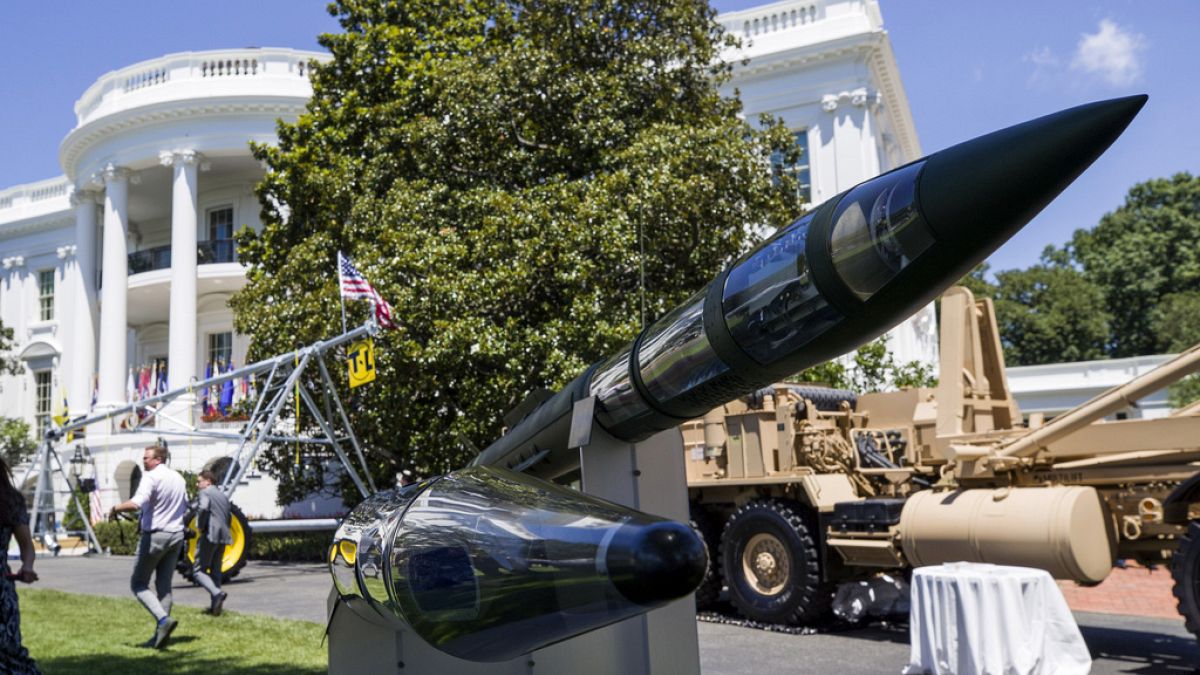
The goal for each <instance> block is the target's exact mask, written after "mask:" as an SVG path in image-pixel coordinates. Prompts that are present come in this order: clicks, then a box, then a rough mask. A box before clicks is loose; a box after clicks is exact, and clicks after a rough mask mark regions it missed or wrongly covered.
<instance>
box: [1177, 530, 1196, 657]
mask: <svg viewBox="0 0 1200 675" xmlns="http://www.w3.org/2000/svg"><path fill="white" fill-rule="evenodd" d="M1171 577H1172V578H1173V579H1174V580H1175V585H1174V586H1173V587H1172V588H1171V592H1172V593H1174V594H1175V599H1176V600H1178V601H1179V605H1178V606H1179V614H1180V615H1181V616H1183V623H1184V626H1186V627H1187V629H1188V631H1189V632H1191V634H1192V635H1195V636H1196V638H1197V639H1200V522H1196V521H1193V522H1191V523H1190V524H1189V525H1188V529H1187V532H1186V533H1184V535H1183V537H1182V538H1181V539H1180V540H1179V548H1178V549H1176V550H1175V553H1174V554H1173V555H1172V556H1171Z"/></svg>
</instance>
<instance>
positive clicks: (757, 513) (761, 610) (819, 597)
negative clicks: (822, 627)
mask: <svg viewBox="0 0 1200 675" xmlns="http://www.w3.org/2000/svg"><path fill="white" fill-rule="evenodd" d="M814 520H815V519H813V518H811V517H810V516H809V514H808V513H807V512H806V509H804V507H802V506H800V505H799V504H796V503H793V502H785V501H780V500H774V499H768V500H760V501H755V502H750V503H749V504H746V505H745V506H742V507H741V508H739V509H738V510H736V511H734V513H733V515H732V516H731V517H730V518H729V522H728V523H727V524H726V525H725V531H724V533H723V534H722V537H721V548H722V550H721V563H722V566H723V568H724V572H725V583H726V584H727V585H728V586H729V599H730V601H732V602H733V604H734V606H735V607H737V609H738V611H739V612H741V613H742V615H743V616H745V617H746V618H748V619H751V620H753V621H763V622H769V623H814V622H817V621H819V620H820V619H823V618H825V617H826V616H827V614H828V612H829V607H830V602H831V601H832V595H833V593H832V586H830V585H829V584H826V583H824V582H823V581H822V580H821V554H820V551H819V549H818V548H817V544H816V540H815V536H816V532H817V530H816V526H815V523H814Z"/></svg>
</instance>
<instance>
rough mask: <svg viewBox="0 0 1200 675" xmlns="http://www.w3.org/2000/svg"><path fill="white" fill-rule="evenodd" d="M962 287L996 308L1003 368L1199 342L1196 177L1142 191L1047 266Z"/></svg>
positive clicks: (1046, 257) (976, 277)
mask: <svg viewBox="0 0 1200 675" xmlns="http://www.w3.org/2000/svg"><path fill="white" fill-rule="evenodd" d="M987 272H988V268H987V266H986V265H982V266H980V267H978V268H976V269H975V270H974V271H972V273H971V274H969V275H968V276H967V277H965V278H964V279H963V280H962V281H961V282H960V283H962V284H964V285H966V286H967V287H968V288H970V289H971V290H972V292H974V293H975V294H976V296H986V297H991V298H993V299H994V300H995V302H996V320H997V322H998V323H999V328H1000V336H1001V341H1002V342H1003V344H1004V354H1005V360H1006V361H1007V363H1008V364H1009V365H1034V364H1041V363H1056V362H1062V361H1080V360H1087V359H1098V358H1108V357H1113V358H1119V357H1125V356H1137V355H1142V354H1155V353H1163V352H1176V351H1180V350H1183V349H1186V348H1188V347H1190V346H1191V345H1193V344H1196V343H1197V342H1200V318H1197V317H1200V311H1198V310H1200V178H1195V177H1193V176H1191V175H1190V174H1187V173H1180V174H1176V175H1175V176H1172V177H1171V178H1162V179H1156V180H1150V181H1147V182H1144V183H1139V184H1137V185H1134V186H1133V187H1132V188H1130V190H1129V193H1128V195H1126V198H1125V203H1124V204H1123V205H1122V206H1121V207H1120V208H1118V209H1117V210H1115V211H1113V212H1112V213H1108V214H1106V215H1105V216H1104V217H1103V218H1101V220H1100V222H1099V223H1098V224H1097V225H1096V226H1095V227H1094V228H1092V229H1080V230H1076V231H1075V233H1074V234H1073V235H1072V238H1071V240H1070V242H1068V243H1067V245H1065V246H1063V247H1053V246H1051V247H1047V249H1046V250H1045V251H1043V253H1042V257H1041V261H1040V262H1039V263H1038V264H1036V265H1033V266H1031V267H1029V268H1026V269H1023V270H1006V271H1002V272H998V273H996V274H995V280H994V281H989V280H988V278H987Z"/></svg>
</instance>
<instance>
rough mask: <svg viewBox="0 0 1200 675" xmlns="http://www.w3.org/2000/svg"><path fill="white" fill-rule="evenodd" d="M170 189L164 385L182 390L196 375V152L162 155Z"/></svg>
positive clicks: (161, 158)
mask: <svg viewBox="0 0 1200 675" xmlns="http://www.w3.org/2000/svg"><path fill="white" fill-rule="evenodd" d="M159 160H160V161H161V162H162V163H163V165H165V166H170V167H172V168H173V172H174V180H173V181H172V188H171V312H170V321H171V323H170V330H169V333H168V336H169V337H168V339H169V343H168V348H169V350H170V353H169V354H168V357H167V358H168V359H169V361H170V363H169V364H168V370H167V386H168V388H170V389H178V388H180V387H186V386H187V385H188V382H189V381H191V379H192V377H194V376H195V375H196V242H197V238H196V153H195V152H193V151H191V150H184V151H176V152H164V153H162V154H161V155H159Z"/></svg>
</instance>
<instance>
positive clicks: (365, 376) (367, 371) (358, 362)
mask: <svg viewBox="0 0 1200 675" xmlns="http://www.w3.org/2000/svg"><path fill="white" fill-rule="evenodd" d="M346 362H347V364H348V365H349V366H350V388H351V389H353V388H355V387H357V386H358V385H360V384H366V383H368V382H374V381H375V343H374V342H372V341H371V339H370V338H367V339H366V340H363V341H361V342H355V343H354V344H352V345H350V352H349V355H348V358H347V359H346Z"/></svg>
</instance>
